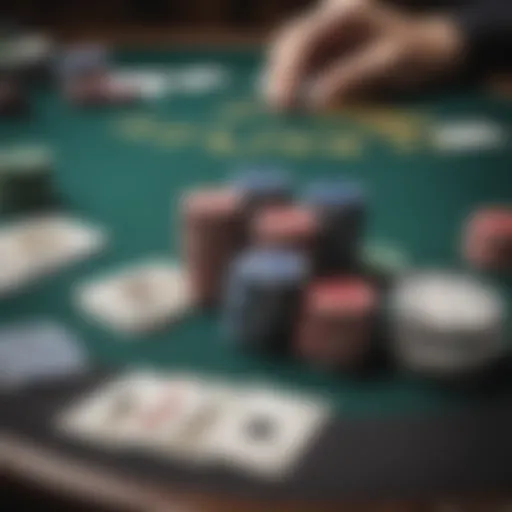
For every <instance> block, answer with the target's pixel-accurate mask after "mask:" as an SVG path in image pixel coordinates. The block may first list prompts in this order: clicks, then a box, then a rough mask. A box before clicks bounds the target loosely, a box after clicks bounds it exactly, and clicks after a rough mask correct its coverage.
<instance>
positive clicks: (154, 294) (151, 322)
mask: <svg viewBox="0 0 512 512" xmlns="http://www.w3.org/2000/svg"><path fill="white" fill-rule="evenodd" d="M76 300H77V303H78V306H79V307H80V308H81V310H82V311H84V312H85V313H86V314H88V315H90V316H91V317H93V318H95V319H97V320H99V321H100V322H102V323H104V324H106V325H108V326H110V327H112V328H114V329H116V330H119V331H122V332H127V333H130V332H143V331H150V330H154V329H158V328H161V327H163V326H164V325H166V324H168V323H170V322H172V321H173V320H176V319H178V318H180V317H182V316H183V315H184V313H185V312H186V311H187V310H188V309H189V307H190V305H191V300H190V289H189V285H188V281H187V279H186V277H185V274H184V273H183V272H182V270H181V269H180V267H178V266H177V265H174V264H172V263H168V262H166V261H150V262H147V263H143V264H139V265H135V266H133V267H131V268H125V269H123V270H121V271H118V272H117V273H114V274H113V275H111V276H108V277H106V278H100V279H97V280H95V281H93V282H91V283H87V284H85V285H82V286H80V287H79V288H78V290H77V293H76Z"/></svg>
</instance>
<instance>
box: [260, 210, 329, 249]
mask: <svg viewBox="0 0 512 512" xmlns="http://www.w3.org/2000/svg"><path fill="white" fill-rule="evenodd" d="M319 228H320V226H319V222H318V218H317V216H316V215H315V212H313V211H312V210H311V209H310V208H307V207H304V206H296V205H282V206H273V207H267V208H265V209H263V210H262V211H261V212H259V213H258V214H257V215H256V216H255V218H254V220H253V223H252V226H251V231H252V240H253V242H254V243H255V245H261V246H267V245H268V246H285V247H286V246H288V247H296V248H299V249H300V248H308V247H311V246H312V244H314V243H315V240H316V239H317V238H318V234H319Z"/></svg>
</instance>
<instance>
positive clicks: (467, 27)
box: [455, 0, 512, 74]
mask: <svg viewBox="0 0 512 512" xmlns="http://www.w3.org/2000/svg"><path fill="white" fill-rule="evenodd" d="M455 18H456V20H457V22H458V23H459V25H460V26H461V27H462V30H463V32H464V34H465V36H466V40H467V42H468V47H467V49H468V56H467V57H468V59H467V62H468V71H470V72H471V73H475V74H481V73H486V72H492V71H503V70H508V71H512V0H469V2H468V3H466V4H464V5H460V6H459V8H458V9H456V10H455Z"/></svg>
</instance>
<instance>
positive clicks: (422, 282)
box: [389, 271, 505, 375]
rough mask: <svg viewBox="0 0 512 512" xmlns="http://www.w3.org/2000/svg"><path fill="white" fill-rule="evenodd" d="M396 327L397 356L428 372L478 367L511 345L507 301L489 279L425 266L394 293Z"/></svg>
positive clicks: (392, 324)
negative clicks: (507, 339) (507, 336)
mask: <svg viewBox="0 0 512 512" xmlns="http://www.w3.org/2000/svg"><path fill="white" fill-rule="evenodd" d="M389 306H390V327H391V331H392V347H393V350H394V354H395V357H396V359H397V361H398V362H399V363H400V364H402V365H404V366H405V367H408V368H409V369H412V370H415V371H421V372H424V373H428V374H436V375H439V374H445V375H449V374H458V373H463V372H466V371H473V370H478V369H481V368H483V367H485V366H486V365H488V364H489V363H490V362H493V361H496V360H497V359H498V358H500V357H501V356H502V355H503V354H504V351H505V343H504V337H503V328H504V321H505V305H504V302H503V299H502V297H501V296H500V295H499V294H498V292H497V291H496V290H495V289H494V288H492V287H491V286H489V285H488V284H487V283H485V282H483V281H481V280H479V279H476V278H473V277H471V276H467V275H465V274H458V273H451V272H447V271H425V272H422V273H418V274H414V275H410V276H408V277H404V278H403V279H402V280H401V281H400V282H399V283H398V284H397V285H396V287H395V289H394V291H393V292H392V293H391V296H390V301H389Z"/></svg>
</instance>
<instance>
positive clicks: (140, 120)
mask: <svg viewBox="0 0 512 512" xmlns="http://www.w3.org/2000/svg"><path fill="white" fill-rule="evenodd" d="M158 127H159V122H158V121H156V120H155V119H153V118H151V117H149V116H128V117H124V118H122V119H120V120H119V121H118V122H116V129H117V130H119V133H120V134H121V135H122V136H124V137H127V138H129V139H130V140H141V139H146V138H149V137H151V135H152V134H153V133H154V132H155V131H157V130H158Z"/></svg>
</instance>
